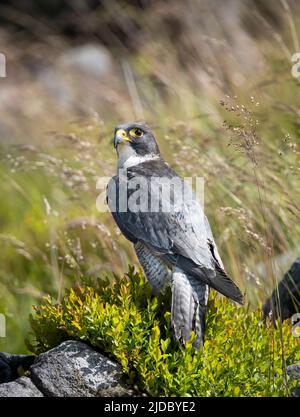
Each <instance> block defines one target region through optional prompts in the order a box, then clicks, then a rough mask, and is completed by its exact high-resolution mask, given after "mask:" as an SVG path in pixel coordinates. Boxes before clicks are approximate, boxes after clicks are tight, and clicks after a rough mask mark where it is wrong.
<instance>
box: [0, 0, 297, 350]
mask: <svg viewBox="0 0 300 417" xmlns="http://www.w3.org/2000/svg"><path fill="white" fill-rule="evenodd" d="M0 21H1V30H0V35H1V36H0V52H2V53H4V54H5V56H6V60H7V77H6V78H2V79H0V86H1V88H0V138H1V141H0V147H1V166H0V175H1V181H0V189H1V197H2V198H1V204H0V224H1V230H0V240H1V251H0V265H1V267H0V313H4V314H5V316H6V321H7V337H6V338H3V339H0V350H7V351H11V352H16V353H17V352H25V351H26V348H25V345H24V336H26V334H27V331H28V326H29V324H28V320H27V317H28V314H29V313H30V312H31V309H32V304H36V303H38V302H39V301H40V300H41V298H42V297H43V296H44V295H45V294H48V293H50V294H51V295H53V296H54V297H55V298H57V300H58V301H59V300H60V299H61V297H62V295H63V293H64V289H65V288H66V287H70V286H76V285H78V283H79V282H82V281H83V280H88V281H92V280H94V279H96V278H97V277H99V276H100V275H101V274H109V276H111V277H113V273H118V274H120V273H123V272H124V271H127V269H128V264H129V263H130V264H131V263H134V264H136V258H135V257H134V254H133V251H132V249H131V247H130V245H129V244H128V242H126V240H125V239H124V238H123V237H122V236H120V233H119V232H118V230H117V228H116V226H115V224H114V222H113V220H112V218H111V216H110V214H109V213H99V212H98V211H97V209H96V198H97V196H98V194H99V190H97V189H96V182H97V179H98V177H100V176H107V177H109V176H111V175H112V174H113V173H114V171H115V166H116V155H115V152H114V149H113V146H112V141H111V139H112V134H113V128H114V126H115V125H116V124H118V123H121V122H126V121H130V120H146V121H147V122H148V124H149V125H150V126H151V127H152V128H153V130H154V132H155V134H156V137H157V139H158V142H159V145H160V147H161V150H162V153H163V155H164V157H165V158H166V159H167V160H168V162H169V163H170V164H172V166H173V167H174V168H175V169H176V170H177V171H178V172H179V173H181V174H183V175H187V176H203V177H204V179H205V209H206V214H207V216H208V218H209V220H210V223H211V225H212V227H213V231H214V233H215V237H216V241H217V244H218V246H219V251H220V253H221V255H222V258H223V261H224V264H225V267H226V269H227V271H228V272H229V273H230V274H231V276H232V277H233V279H234V280H236V281H237V282H238V283H239V285H240V286H241V287H242V288H243V290H244V291H245V292H246V294H247V300H248V304H249V306H250V308H256V307H257V306H259V305H260V304H261V302H262V301H263V300H264V299H265V297H266V296H267V295H268V294H269V293H270V291H271V289H272V288H273V286H274V285H275V283H276V282H277V280H278V279H279V278H280V277H281V275H282V273H283V272H284V271H285V270H286V269H287V267H288V266H289V265H290V263H291V262H292V261H293V260H294V258H295V257H296V255H299V247H300V237H299V236H300V221H299V219H300V196H299V175H300V156H299V155H300V153H299V145H300V142H299V122H300V107H299V98H300V84H299V80H298V79H295V78H293V77H292V75H291V66H292V63H291V57H292V55H293V54H294V53H295V52H300V46H299V42H300V30H299V23H300V8H299V5H298V4H297V1H296V0H294V1H292V0H289V1H287V0H286V1H285V0H279V1H277V2H270V1H267V0H243V1H237V0H229V1H227V2H223V1H221V0H213V1H208V0H187V1H186V2H185V3H184V5H183V3H182V2H180V1H177V0H174V1H159V0H156V1H155V0H153V1H151V0H148V1H113V2H112V1H96V0H95V1H84V0H81V1H79V0H78V1H76V2H74V1H73V2H71V1H66V0H65V1H60V0H56V1H55V2H53V1H51V2H50V1H47V0H39V1H38V0H32V1H31V2H28V3H27V5H26V6H25V5H24V2H21V1H8V0H6V1H3V2H1V5H0Z"/></svg>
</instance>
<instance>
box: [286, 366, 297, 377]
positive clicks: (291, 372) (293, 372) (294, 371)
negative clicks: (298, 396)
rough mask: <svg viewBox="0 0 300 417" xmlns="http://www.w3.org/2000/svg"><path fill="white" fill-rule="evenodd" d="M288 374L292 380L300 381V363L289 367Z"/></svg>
mask: <svg viewBox="0 0 300 417" xmlns="http://www.w3.org/2000/svg"><path fill="white" fill-rule="evenodd" d="M286 373H287V374H288V375H289V376H290V377H291V378H292V379H300V363H294V364H293V365H289V366H288V367H287V370H286Z"/></svg>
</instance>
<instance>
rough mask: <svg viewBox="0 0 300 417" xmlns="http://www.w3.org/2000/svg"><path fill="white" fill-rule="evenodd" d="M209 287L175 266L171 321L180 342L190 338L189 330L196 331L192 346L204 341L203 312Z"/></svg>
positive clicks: (197, 345) (204, 311)
mask: <svg viewBox="0 0 300 417" xmlns="http://www.w3.org/2000/svg"><path fill="white" fill-rule="evenodd" d="M208 292H209V288H208V286H207V285H206V284H204V283H202V282H200V281H199V280H198V279H196V278H194V277H192V276H189V275H187V274H186V273H185V272H184V271H182V270H181V269H179V268H175V269H174V271H173V275H172V312H171V321H172V326H173V328H174V333H175V337H176V339H177V340H179V341H181V342H185V341H187V340H189V339H190V336H191V331H192V330H193V331H194V332H195V333H196V339H195V342H194V347H195V348H196V349H198V348H199V347H200V346H202V345H203V342H204V329H205V314H206V307H207V301H208Z"/></svg>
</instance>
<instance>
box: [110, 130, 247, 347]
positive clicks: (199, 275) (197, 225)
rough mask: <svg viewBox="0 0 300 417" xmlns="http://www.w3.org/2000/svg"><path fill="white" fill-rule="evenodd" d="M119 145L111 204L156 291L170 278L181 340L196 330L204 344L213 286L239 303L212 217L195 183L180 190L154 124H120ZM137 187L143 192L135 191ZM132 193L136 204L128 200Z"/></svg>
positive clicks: (240, 298) (198, 342)
mask: <svg viewBox="0 0 300 417" xmlns="http://www.w3.org/2000/svg"><path fill="white" fill-rule="evenodd" d="M114 147H115V149H116V151H117V155H118V167H117V175H116V176H114V177H113V178H111V179H110V181H109V183H108V187H107V203H108V206H109V208H110V211H111V213H112V215H113V218H114V220H115V222H116V223H117V225H118V227H119V228H120V230H121V232H122V233H123V234H124V236H125V237H126V238H127V239H128V240H129V241H130V242H132V243H133V245H134V249H135V252H136V255H137V258H138V260H139V262H140V264H141V266H142V268H143V270H144V273H145V275H146V277H147V279H148V281H149V283H150V285H151V286H152V288H153V291H154V293H158V292H161V291H163V290H164V288H165V286H166V285H167V284H168V283H170V284H171V290H172V307H171V322H172V327H173V330H174V335H175V338H176V339H177V340H178V341H180V342H183V343H184V342H185V341H188V340H189V339H190V336H191V332H192V331H194V333H195V335H196V338H195V341H194V346H195V347H196V348H199V347H200V346H201V345H203V341H204V328H205V314H206V307H207V300H208V290H209V287H212V288H214V289H215V290H217V291H219V292H220V293H221V294H223V295H225V296H226V297H229V298H230V299H232V300H234V301H236V302H238V303H240V304H242V303H243V296H242V294H241V291H240V290H239V288H238V287H237V286H236V284H235V283H234V282H233V281H232V280H231V279H230V278H229V277H228V276H227V274H226V272H225V271H224V267H223V264H222V261H221V258H220V256H219V253H218V249H217V246H216V244H215V241H214V238H213V235H212V231H211V228H210V226H209V223H208V220H207V218H206V217H205V215H204V213H203V209H202V206H201V204H200V203H198V202H197V201H196V199H195V198H194V194H193V192H192V190H190V191H191V192H190V193H189V192H188V193H184V198H179V197H180V196H182V190H183V188H184V187H187V185H186V184H185V182H184V180H183V179H182V178H181V177H180V176H178V175H177V174H176V172H175V171H173V169H172V168H170V166H169V165H168V164H167V163H166V162H165V161H164V159H163V158H162V156H161V154H160V151H159V147H158V145H157V142H156V140H155V138H154V136H153V134H152V132H151V130H150V128H149V127H148V126H147V125H145V124H142V123H128V124H122V125H119V126H117V127H116V128H115V135H114ZM162 179H165V180H167V181H170V182H171V183H172V189H171V192H170V190H169V192H168V193H167V192H166V191H165V190H164V187H162V186H161V184H162ZM136 184H139V186H136ZM185 189H186V188H185ZM137 191H138V192H139V194H138V195H139V196H138V197H136V196H135V198H133V197H134V194H137ZM131 200H134V201H135V202H138V203H139V204H136V205H130V204H129V203H130V201H131ZM166 200H169V202H170V203H171V204H170V206H168V207H171V209H169V210H164V209H162V206H163V205H164V204H165V202H166ZM124 202H125V203H126V204H125V205H124Z"/></svg>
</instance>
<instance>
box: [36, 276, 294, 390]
mask: <svg viewBox="0 0 300 417" xmlns="http://www.w3.org/2000/svg"><path fill="white" fill-rule="evenodd" d="M260 318H261V314H260V312H259V311H257V312H247V311H245V309H244V308H241V307H238V306H236V305H234V304H233V303H231V302H230V301H228V300H227V299H225V298H224V297H220V296H219V295H217V294H216V293H215V292H212V293H211V296H210V302H209V310H208V317H207V331H206V342H205V348H204V350H200V351H198V352H195V351H194V349H193V347H192V343H190V342H189V343H187V344H186V345H185V346H179V345H178V344H177V343H176V342H175V341H174V340H173V338H172V332H171V325H170V293H169V291H167V294H165V295H160V296H158V297H154V296H153V295H152V294H151V288H150V286H149V284H148V283H147V282H146V281H145V278H144V276H143V275H142V274H141V273H135V272H134V271H133V269H130V271H129V273H128V275H127V276H125V277H123V278H122V279H119V278H116V279H115V281H114V282H113V283H110V282H109V280H108V279H106V280H102V281H99V284H98V285H97V288H96V289H95V288H92V287H91V286H86V287H81V288H79V289H76V290H74V289H71V290H70V291H69V292H68V293H67V294H66V295H65V297H64V298H63V300H62V302H61V304H55V303H54V301H53V300H52V299H51V298H50V297H47V298H46V299H45V301H44V303H43V304H42V305H40V306H36V307H35V313H34V315H33V316H31V327H32V330H33V336H34V337H33V340H31V344H30V348H31V350H33V351H34V352H36V353H41V352H43V351H46V350H48V349H50V348H52V347H54V346H56V345H57V344H59V343H60V342H61V341H63V340H65V339H70V338H71V339H76V340H82V341H84V342H87V343H89V344H91V345H92V346H94V347H95V348H98V349H99V350H101V351H103V352H105V353H106V354H108V355H109V356H111V357H112V358H114V359H116V360H117V361H118V362H119V363H120V364H121V365H122V368H123V370H124V372H125V373H126V374H127V375H128V382H130V383H135V384H137V386H138V387H139V388H140V389H142V390H145V391H147V392H148V393H149V394H150V395H158V396H174V395H176V396H278V395H289V393H290V390H291V388H292V387H291V386H290V385H287V384H286V381H285V375H284V372H283V362H282V359H283V357H284V359H285V363H286V364H290V363H294V362H295V361H297V360H299V359H300V349H299V348H300V346H299V342H298V341H297V339H295V338H294V337H293V336H292V334H291V331H290V328H289V324H284V325H283V326H282V337H283V340H284V346H282V343H281V336H280V331H279V330H274V329H273V328H268V327H267V326H265V325H261V324H260V323H259V322H260ZM28 343H29V342H28Z"/></svg>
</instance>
